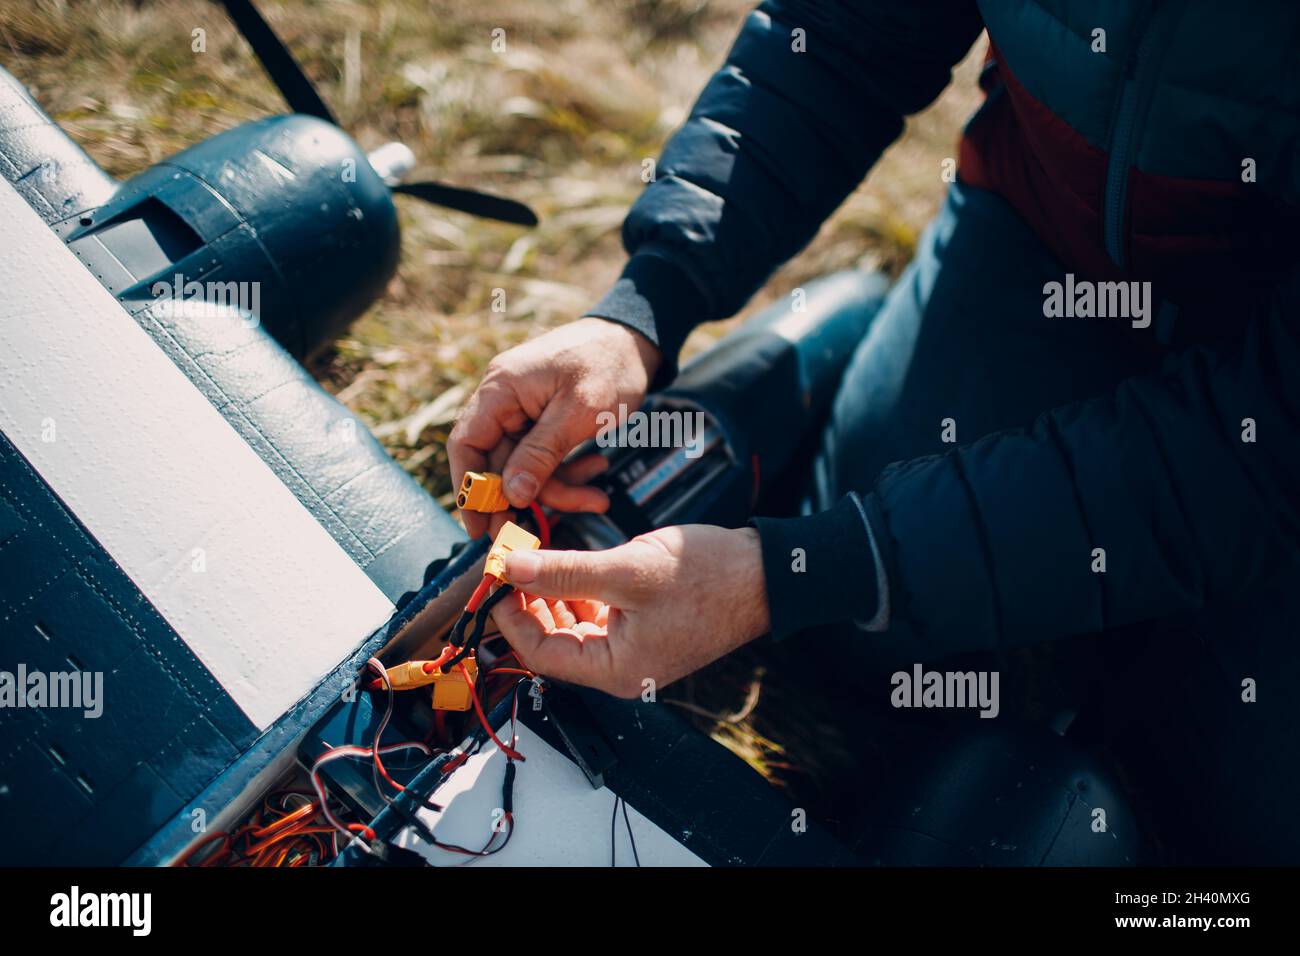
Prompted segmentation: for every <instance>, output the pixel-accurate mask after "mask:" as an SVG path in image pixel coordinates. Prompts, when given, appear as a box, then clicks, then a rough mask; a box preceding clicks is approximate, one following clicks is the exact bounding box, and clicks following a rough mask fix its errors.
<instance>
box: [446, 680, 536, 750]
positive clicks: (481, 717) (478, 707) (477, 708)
mask: <svg viewBox="0 0 1300 956" xmlns="http://www.w3.org/2000/svg"><path fill="white" fill-rule="evenodd" d="M460 672H461V673H462V674H464V675H465V683H467V684H469V697H470V700H472V701H473V702H474V712H475V713H476V714H478V721H479V723H480V724H482V725H483V729H484V730H486V731H487V735H488V736H489V737H491V738H492V742H493V743H494V744H496V745H497V749H498V750H500V751H501V752H502V753H503V754H505V755H506V759H507V760H523V759H524V755H523V754H521V753H520V752H519V751H518V750H515V749H514V748H513V747H507V746H506V745H505V744H503V743H502V742H501V740H500V738H499V737H497V735H496V733H495V732H494V731H493V730H492V725H491V724H489V723H488V719H487V715H486V714H484V713H483V705H482V704H481V703H479V699H478V694H477V693H476V692H475V691H474V678H472V677H470V676H469V668H468V667H466V666H465V662H464V661H461V663H460Z"/></svg>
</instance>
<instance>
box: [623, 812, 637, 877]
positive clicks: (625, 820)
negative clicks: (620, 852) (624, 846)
mask: <svg viewBox="0 0 1300 956" xmlns="http://www.w3.org/2000/svg"><path fill="white" fill-rule="evenodd" d="M623 825H624V826H625V827H627V838H628V840H629V841H630V842H631V844H632V859H634V860H636V865H637V866H640V865H641V856H640V854H638V853H637V852H636V837H634V836H633V835H632V821H631V820H629V819H628V818H627V801H626V800H624V801H623Z"/></svg>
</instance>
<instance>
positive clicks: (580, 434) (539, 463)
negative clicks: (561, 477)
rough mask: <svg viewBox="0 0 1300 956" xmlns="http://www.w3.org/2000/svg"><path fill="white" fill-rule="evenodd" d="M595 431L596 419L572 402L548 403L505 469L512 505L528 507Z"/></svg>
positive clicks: (516, 447)
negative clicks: (566, 459) (567, 456)
mask: <svg viewBox="0 0 1300 956" xmlns="http://www.w3.org/2000/svg"><path fill="white" fill-rule="evenodd" d="M595 433H596V421H595V418H594V417H593V416H591V415H588V414H587V413H586V412H584V411H583V410H582V409H581V408H579V407H577V406H576V405H574V404H573V403H571V402H564V401H555V402H551V404H549V405H547V406H546V409H545V411H543V412H542V415H541V417H540V418H539V419H538V420H537V424H535V425H533V427H532V428H530V429H528V432H527V433H526V434H525V435H524V437H523V438H521V439H520V440H519V444H518V445H516V446H515V450H514V451H513V452H511V453H510V457H509V458H508V459H507V460H506V466H505V468H504V469H503V470H502V473H501V478H502V484H503V486H504V489H505V493H506V498H508V499H509V500H510V504H511V505H513V506H514V507H516V508H526V507H528V505H530V504H531V503H532V501H533V499H534V498H536V497H537V493H538V492H539V491H541V490H542V486H543V485H544V484H546V482H547V481H549V480H550V478H551V475H552V474H554V472H555V469H556V468H558V467H560V463H561V462H563V461H564V457H565V456H566V455H567V454H568V453H569V452H571V451H572V450H573V449H574V448H576V447H577V446H578V445H579V444H581V443H582V441H583V440H584V439H586V438H590V437H591V436H592V435H594V434H595Z"/></svg>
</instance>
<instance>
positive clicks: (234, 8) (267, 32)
mask: <svg viewBox="0 0 1300 956" xmlns="http://www.w3.org/2000/svg"><path fill="white" fill-rule="evenodd" d="M219 2H220V3H221V5H222V6H223V7H225V8H226V13H228V14H229V15H230V19H231V20H233V21H234V23H235V26H236V27H237V28H238V29H239V32H240V33H242V34H243V35H244V39H245V40H247V41H248V45H249V46H250V47H252V48H253V53H254V54H255V55H256V56H257V59H258V60H259V61H260V62H261V64H262V67H263V69H265V70H266V73H267V75H268V76H270V77H271V82H272V83H274V84H275V87H276V89H278V90H279V91H280V95H281V96H283V97H284V100H285V102H286V103H288V104H289V108H290V109H291V110H293V111H294V112H295V113H306V114H307V115H308V116H316V117H319V118H320V119H323V120H325V121H327V122H330V123H333V124H334V125H335V126H338V125H339V121H338V120H337V119H335V118H334V114H333V113H331V112H330V108H329V107H328V106H326V105H325V101H324V100H322V99H321V98H320V94H319V93H317V92H316V87H314V86H312V83H311V80H309V79H307V74H306V73H304V72H303V71H302V67H301V66H299V65H298V61H297V60H295V59H294V58H293V54H292V53H290V52H289V50H288V48H286V47H285V45H284V44H283V43H281V42H280V38H279V37H278V36H276V35H275V31H274V30H272V29H271V25H270V24H269V23H267V22H266V19H265V18H264V17H263V16H262V14H261V13H259V12H258V10H257V8H256V7H255V6H253V4H252V0H219Z"/></svg>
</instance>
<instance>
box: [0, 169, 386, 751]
mask: <svg viewBox="0 0 1300 956" xmlns="http://www.w3.org/2000/svg"><path fill="white" fill-rule="evenodd" d="M0 223H3V224H4V230H3V233H2V234H0V429H3V430H4V433H5V434H6V435H7V436H8V437H9V440H10V441H12V442H13V443H14V445H15V446H17V448H18V450H19V451H20V452H22V454H23V455H24V457H26V458H27V460H28V461H30V462H31V463H32V465H33V466H34V467H35V468H36V470H37V471H38V472H39V473H40V475H41V477H42V478H43V479H44V480H45V481H46V482H48V483H49V485H50V487H51V488H53V489H54V491H55V493H56V494H58V496H59V497H60V498H61V499H63V501H64V503H65V504H67V505H68V507H69V508H70V509H71V510H72V511H73V513H74V514H75V515H76V516H77V517H78V519H80V520H81V522H82V523H83V524H84V525H85V526H86V527H87V528H88V529H89V530H90V533H91V534H93V535H94V536H95V538H96V539H97V540H98V541H99V542H100V544H101V545H103V547H104V548H105V549H106V550H107V551H108V553H109V554H110V555H112V557H113V559H114V560H115V561H116V562H117V563H118V564H119V565H120V566H121V567H122V568H123V570H125V571H126V573H127V574H128V575H129V576H130V577H131V580H132V581H134V582H135V584H136V586H137V587H138V588H140V590H141V591H142V592H143V593H144V595H145V596H146V597H147V598H148V599H149V601H150V602H151V603H152V604H153V605H154V607H156V608H157V609H158V611H159V612H160V613H161V614H162V615H163V617H164V618H166V619H167V621H168V623H170V624H171V626H172V627H173V628H175V629H176V632H177V633H178V634H180V636H181V638H182V639H183V640H184V641H185V643H186V644H187V645H189V647H190V649H191V650H192V651H193V652H194V654H195V655H196V656H197V657H198V658H199V660H201V661H202V662H203V664H204V666H206V667H207V669H208V670H209V671H210V672H211V673H212V675H213V676H214V677H215V678H216V679H217V680H218V681H219V682H220V683H221V685H222V686H223V687H224V688H225V689H226V692H227V693H229V694H230V696H231V697H232V698H233V699H234V701H235V703H237V704H238V705H239V707H240V709H242V710H243V711H244V713H245V714H247V715H248V718H249V719H250V720H251V721H252V722H253V723H254V724H256V725H257V726H258V727H259V728H261V729H263V730H264V729H266V728H267V727H269V726H270V725H271V724H272V723H273V722H274V721H275V720H276V718H278V717H280V716H281V715H282V714H283V713H285V711H287V710H288V709H289V708H290V707H292V706H293V705H294V704H295V703H296V702H297V701H298V700H300V699H301V698H302V697H304V696H305V695H306V694H307V693H308V692H309V691H310V690H311V689H312V688H313V687H314V686H315V684H316V683H317V682H318V681H319V680H320V679H321V678H322V677H324V676H325V675H326V674H327V673H329V671H330V670H331V669H333V668H334V667H335V666H336V665H337V664H338V663H339V662H340V661H341V660H343V658H344V657H345V656H346V655H347V654H349V653H350V652H352V651H353V650H354V649H355V648H356V647H357V646H358V645H359V644H360V643H361V641H362V640H363V639H364V638H365V637H367V636H368V635H369V634H370V633H371V632H372V631H374V629H375V628H377V627H379V626H380V625H381V624H383V623H384V621H386V620H387V619H388V618H389V617H390V616H391V614H392V612H393V605H392V603H391V602H390V601H389V600H388V598H386V597H385V596H384V594H383V593H382V592H381V591H380V590H379V589H378V588H377V587H376V586H375V585H374V584H373V583H372V582H371V580H370V579H369V578H368V577H367V576H366V574H365V572H364V571H362V570H361V569H360V568H359V567H357V565H356V564H355V563H354V562H353V561H352V560H351V559H350V558H349V557H348V556H347V555H346V554H345V553H344V552H343V550H342V549H341V548H340V547H339V546H338V544H337V543H335V541H334V539H333V538H331V537H330V536H329V534H328V533H327V532H326V531H325V529H324V528H322V527H321V526H320V525H319V524H317V522H316V520H315V519H314V518H312V516H311V515H310V514H309V513H308V511H307V510H306V509H305V508H304V507H303V506H302V504H301V503H300V502H299V501H298V499H297V498H295V497H294V496H293V493H292V492H290V491H289V489H288V488H286V487H285V486H284V484H283V483H282V482H281V481H280V480H279V479H278V478H277V477H276V476H275V474H274V472H272V471H271V469H270V468H269V467H267V465H266V463H265V462H263V461H262V460H261V459H260V458H259V457H258V456H257V453H256V452H254V451H253V449H252V448H251V447H249V445H248V444H247V443H246V442H245V441H244V440H243V438H241V437H240V436H239V434H238V433H237V432H236V431H235V430H234V429H233V428H232V427H231V426H230V425H229V424H228V423H227V422H226V421H225V419H223V418H222V417H221V415H220V413H219V412H217V410H216V409H215V408H213V407H212V405H211V404H210V403H209V402H208V401H207V399H205V398H204V397H203V395H202V394H201V393H200V392H199V391H198V390H197V389H196V388H195V387H194V386H193V385H192V384H191V383H190V381H189V380H188V379H187V378H186V377H185V375H184V374H183V373H182V372H181V371H180V369H178V368H177V367H176V366H175V365H174V364H173V363H172V361H171V360H170V359H169V358H168V357H167V356H166V354H165V353H163V351H162V350H161V349H159V348H158V346H157V345H155V344H154V342H153V340H152V339H150V338H149V335H148V334H147V333H146V332H145V331H144V330H143V329H141V328H140V327H139V326H138V325H137V324H136V322H135V320H133V319H132V318H131V317H130V316H129V315H128V314H127V313H126V311H125V310H124V309H123V308H122V307H121V305H119V304H118V302H117V301H116V300H115V299H114V298H113V297H112V295H111V294H109V292H108V291H107V290H106V289H104V287H103V286H101V285H100V284H99V283H98V282H97V281H96V280H95V278H94V277H93V276H92V275H91V274H90V272H89V271H87V269H86V268H85V266H83V265H82V264H81V262H80V261H79V260H78V259H77V258H76V256H75V255H74V254H73V253H72V251H71V250H69V249H68V248H67V247H66V246H65V245H64V244H63V243H62V242H61V241H60V240H59V238H58V237H57V236H55V235H54V233H53V232H52V231H51V230H50V228H49V227H48V226H47V225H46V224H45V223H44V222H43V221H42V220H41V219H40V217H39V216H37V215H36V213H35V212H34V211H32V209H31V208H30V207H29V206H28V205H27V203H25V202H24V201H23V199H22V198H21V197H20V196H19V195H18V193H17V192H15V191H14V189H13V187H12V186H10V185H9V183H7V182H2V181H0ZM193 321H222V320H219V319H213V318H195V319H194V320H193ZM321 440H322V441H326V440H328V437H327V436H324V435H322V436H321ZM200 559H201V561H200ZM200 563H201V565H202V566H203V567H204V570H202V571H200V570H197V568H198V567H199V565H200ZM94 638H95V635H93V634H86V635H85V639H86V640H88V641H90V640H94Z"/></svg>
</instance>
